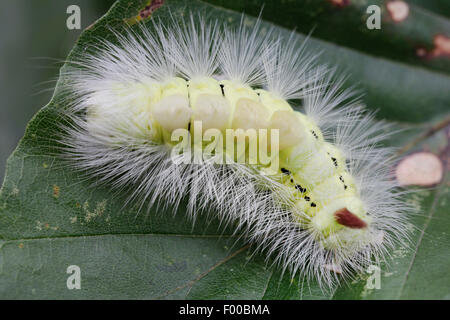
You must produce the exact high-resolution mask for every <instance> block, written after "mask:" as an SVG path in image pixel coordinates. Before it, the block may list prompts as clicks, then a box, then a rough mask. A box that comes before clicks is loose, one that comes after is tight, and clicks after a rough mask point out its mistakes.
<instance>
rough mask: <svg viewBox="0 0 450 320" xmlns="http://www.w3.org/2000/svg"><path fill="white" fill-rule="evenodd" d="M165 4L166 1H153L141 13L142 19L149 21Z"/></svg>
mask: <svg viewBox="0 0 450 320" xmlns="http://www.w3.org/2000/svg"><path fill="white" fill-rule="evenodd" d="M163 4H164V0H152V1H151V2H150V3H149V4H148V5H146V6H145V7H144V9H142V10H141V11H140V12H139V16H140V17H141V19H147V18H148V17H150V16H151V14H152V13H153V12H155V10H156V9H158V8H159V7H161V6H162V5H163Z"/></svg>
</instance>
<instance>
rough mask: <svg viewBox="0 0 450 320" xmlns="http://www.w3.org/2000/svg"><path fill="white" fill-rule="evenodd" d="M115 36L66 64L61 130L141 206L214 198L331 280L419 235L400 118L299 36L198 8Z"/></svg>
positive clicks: (256, 233) (227, 213) (249, 232)
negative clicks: (208, 15)
mask: <svg viewBox="0 0 450 320" xmlns="http://www.w3.org/2000/svg"><path fill="white" fill-rule="evenodd" d="M115 36H116V41H115V42H109V41H106V40H104V41H102V42H101V43H100V44H99V45H98V46H97V47H96V50H95V52H94V53H89V52H87V53H85V54H84V55H82V56H80V57H77V58H76V59H74V60H73V61H71V63H70V64H71V68H70V69H69V70H67V71H66V73H65V76H66V78H67V79H68V81H67V83H66V85H65V87H64V89H65V90H67V93H68V96H69V97H70V99H68V100H67V101H68V107H67V108H66V109H65V114H66V115H67V116H68V117H69V124H68V125H65V126H64V127H63V132H64V135H63V138H62V143H63V144H64V145H65V151H66V153H65V157H66V158H67V159H68V160H69V161H70V162H71V164H72V165H73V166H74V167H75V168H77V169H78V170H81V171H85V172H88V173H89V175H91V176H95V177H97V178H98V179H99V181H101V182H104V183H107V184H108V185H110V186H111V187H112V188H119V189H120V188H124V187H126V188H129V189H130V190H132V192H131V194H130V196H129V200H128V201H129V202H131V203H134V204H137V205H138V207H139V209H140V210H143V209H144V206H147V205H148V206H151V205H153V204H155V203H160V204H161V203H162V204H163V205H166V204H171V205H173V206H174V207H177V206H178V205H179V204H180V201H181V199H182V198H184V197H186V198H187V199H188V207H187V212H188V214H189V215H190V216H191V217H192V220H193V221H194V222H195V219H196V216H197V215H198V214H199V212H201V211H203V210H205V209H210V208H212V209H214V214H216V215H217V217H218V218H219V219H220V220H221V221H222V222H223V224H224V225H225V224H228V223H235V225H236V234H237V235H241V236H243V237H245V238H246V239H247V240H248V241H249V242H250V243H253V244H255V245H256V249H257V250H261V251H264V252H265V253H266V254H267V256H268V257H273V258H274V260H275V262H276V263H279V264H280V265H281V266H282V268H283V270H289V271H290V273H291V274H292V275H295V274H297V273H300V274H302V275H306V276H308V277H310V278H316V279H318V280H319V283H320V284H321V285H322V286H323V287H332V286H333V285H335V284H336V283H337V282H338V281H339V279H340V276H338V275H336V273H335V272H334V271H336V270H339V272H340V273H342V274H343V276H344V278H345V277H346V276H350V275H351V274H352V273H353V272H360V271H362V270H364V269H365V268H366V267H367V266H368V265H369V264H370V263H372V262H373V261H374V260H375V261H379V260H382V259H383V257H384V255H385V254H386V253H387V252H388V250H389V249H390V248H392V247H393V246H394V245H395V244H396V243H397V242H399V241H403V240H404V239H406V238H407V237H408V234H407V231H406V228H405V227H404V226H405V223H406V215H405V213H406V212H408V211H409V210H412V209H411V208H409V207H408V205H407V204H405V203H404V202H403V201H402V200H401V195H402V192H401V191H399V190H398V189H397V186H396V183H395V181H393V180H392V179H391V177H390V169H391V164H392V162H393V161H394V157H393V153H392V150H391V149H389V148H383V147H380V146H379V142H380V141H382V140H383V139H385V138H386V137H387V136H388V135H389V133H385V132H389V131H392V130H391V129H392V128H391V127H390V126H389V125H387V124H385V123H382V122H375V121H374V115H373V114H372V113H367V112H366V111H365V109H364V107H363V106H362V104H361V102H360V101H359V100H358V99H357V98H356V97H354V93H353V91H352V90H350V89H347V90H344V89H342V85H343V82H344V80H343V79H342V78H337V79H336V77H335V76H334V71H333V69H329V68H327V67H326V66H320V65H317V62H316V60H317V59H316V58H317V55H316V54H311V53H309V52H308V51H307V48H306V47H305V46H304V44H302V43H298V42H297V41H296V40H295V37H294V36H292V37H290V38H289V39H282V38H281V37H280V36H279V35H277V34H276V33H275V31H273V30H263V28H262V27H261V25H260V23H259V22H257V24H256V25H255V26H253V28H248V27H246V26H245V25H244V23H243V21H241V24H240V25H239V26H238V27H230V26H227V25H225V24H220V23H219V22H216V23H207V22H205V21H204V20H203V19H201V18H198V19H196V18H195V17H194V16H192V15H191V16H190V18H189V19H182V20H181V21H176V20H175V19H173V20H172V21H171V23H170V24H165V25H162V23H161V22H159V21H153V23H152V32H150V31H149V30H148V29H146V28H145V27H141V28H137V29H136V30H133V29H127V30H126V31H125V32H124V33H123V34H115ZM297 105H298V110H297V109H296V108H297ZM294 107H295V108H294ZM299 110H301V111H299ZM208 130H212V131H209V134H208ZM227 130H234V131H233V132H234V134H235V135H234V136H228V135H227V134H226V132H227ZM248 130H255V131H254V133H255V134H254V135H253V136H251V135H250V134H248V132H249V131H248ZM264 130H266V131H264ZM183 133H187V138H188V139H187V140H186V135H184V136H183ZM273 133H276V134H273ZM195 136H200V137H201V139H200V141H198V140H197V141H196V140H195V139H191V137H194V138H195ZM239 138H242V139H239ZM180 141H181V142H180ZM252 142H254V144H253V145H252ZM226 146H233V147H235V148H232V149H231V151H230V150H229V149H227V148H226ZM239 146H240V147H241V148H240V149H239ZM252 146H253V147H252ZM255 146H256V147H255ZM242 147H243V148H242ZM263 149H264V150H265V151H267V152H265V153H263V152H261V151H262V150H263ZM239 150H240V151H239ZM252 150H253V152H252ZM198 153H200V154H201V155H202V156H201V157H196V154H198ZM206 154H207V155H208V156H206V157H205V156H203V155H206ZM263 158H265V159H263ZM267 159H269V160H268V161H267ZM224 160H225V161H224ZM333 270H334V271H333Z"/></svg>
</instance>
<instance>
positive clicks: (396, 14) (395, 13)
mask: <svg viewBox="0 0 450 320" xmlns="http://www.w3.org/2000/svg"><path fill="white" fill-rule="evenodd" d="M386 9H387V11H388V12H389V15H390V16H391V19H392V20H394V22H402V21H404V20H405V19H406V18H408V15H409V6H408V4H407V3H406V2H405V1H402V0H392V1H388V2H387V3H386Z"/></svg>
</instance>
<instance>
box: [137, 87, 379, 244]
mask: <svg viewBox="0 0 450 320" xmlns="http://www.w3.org/2000/svg"><path fill="white" fill-rule="evenodd" d="M155 85H156V86H159V88H160V90H161V91H160V92H159V91H158V90H155V89H153V92H154V93H155V95H156V97H155V96H153V97H152V98H150V99H147V108H149V110H151V112H150V114H151V126H150V127H151V128H152V137H153V139H157V140H158V139H159V140H160V142H163V143H167V144H173V143H174V142H173V141H172V140H171V138H170V136H171V133H172V132H173V131H174V130H176V129H188V130H189V131H190V132H191V134H194V130H195V127H194V126H192V125H191V124H192V123H194V122H195V121H201V123H202V128H201V129H202V130H203V132H204V131H205V130H207V129H218V130H220V131H221V132H222V133H224V132H225V130H226V129H234V130H237V129H242V130H248V129H256V130H258V129H268V130H269V131H270V130H272V129H278V130H279V155H278V160H279V163H280V165H279V168H278V172H276V174H275V175H273V177H274V179H278V180H279V181H280V182H281V183H282V184H283V185H284V186H286V189H287V190H290V191H287V192H289V194H290V197H291V199H292V201H291V206H292V207H291V208H288V209H292V219H293V220H294V221H295V222H296V223H298V225H299V226H300V227H301V228H304V229H306V230H309V231H310V232H311V233H312V234H313V235H314V236H315V237H316V238H317V239H318V240H319V241H321V242H322V244H323V245H324V246H325V247H326V248H330V249H332V248H333V246H335V245H336V244H338V243H342V241H344V242H348V241H352V238H354V240H355V241H361V239H362V236H363V235H364V229H366V228H367V227H368V226H369V225H370V222H371V219H370V217H369V215H368V214H367V212H366V210H365V208H364V204H363V202H362V201H361V200H360V198H359V196H358V190H357V188H356V186H355V183H354V179H353V177H352V176H351V174H350V173H349V172H348V169H347V165H346V159H345V158H344V156H343V155H342V153H341V152H340V150H339V149H338V148H337V147H336V146H334V145H333V144H331V143H329V142H326V141H325V140H324V137H323V134H322V132H321V130H320V128H319V127H318V126H317V125H315V124H314V122H313V121H312V120H311V119H309V118H308V117H307V116H306V115H304V114H302V113H301V112H298V111H295V110H294V109H293V108H292V107H291V106H290V105H289V103H288V102H287V101H285V100H283V99H281V98H278V97H276V95H274V94H272V93H270V92H268V91H266V90H263V89H256V90H254V89H252V88H251V87H250V86H248V85H242V84H239V83H234V82H232V81H228V80H223V81H217V80H215V79H213V78H201V79H193V80H189V81H186V80H184V79H181V78H174V79H172V80H170V81H168V82H167V83H165V84H163V85H158V84H155ZM143 96H144V97H146V98H148V95H143ZM158 98H159V100H158ZM242 132H244V131H242ZM269 144H270V141H269ZM202 147H204V145H202ZM247 148H248V145H247ZM259 168H260V170H261V171H262V172H261V173H262V174H267V171H265V170H266V168H267V164H266V165H263V166H260V167H259ZM344 229H352V231H351V232H348V230H347V232H345V233H344V232H341V231H342V230H344ZM340 234H342V235H343V238H342V239H338V240H339V241H336V237H338V238H339V235H340ZM331 236H332V237H333V241H327V239H328V238H330V237H331ZM368 240H369V239H367V241H368Z"/></svg>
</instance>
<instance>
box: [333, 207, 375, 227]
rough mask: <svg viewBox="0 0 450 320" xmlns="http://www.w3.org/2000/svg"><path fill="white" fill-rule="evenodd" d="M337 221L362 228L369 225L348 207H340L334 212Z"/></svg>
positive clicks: (344, 224)
mask: <svg viewBox="0 0 450 320" xmlns="http://www.w3.org/2000/svg"><path fill="white" fill-rule="evenodd" d="M334 217H335V218H336V221H337V223H339V224H341V225H343V226H346V227H349V228H352V229H362V228H365V227H367V224H366V223H365V222H364V221H363V220H362V219H361V218H359V217H357V216H356V215H354V214H353V213H351V212H350V211H348V210H347V208H343V209H340V210H338V211H336V212H335V213H334Z"/></svg>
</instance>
